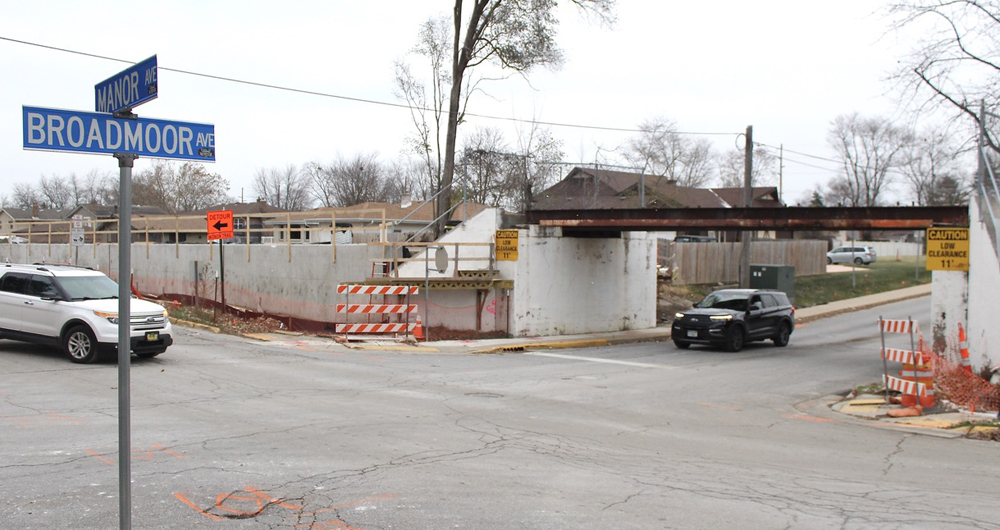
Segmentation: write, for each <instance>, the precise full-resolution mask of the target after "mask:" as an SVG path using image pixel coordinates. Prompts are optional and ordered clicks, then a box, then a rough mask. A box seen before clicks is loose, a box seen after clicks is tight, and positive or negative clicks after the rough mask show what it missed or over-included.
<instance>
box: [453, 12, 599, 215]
mask: <svg viewBox="0 0 1000 530" xmlns="http://www.w3.org/2000/svg"><path fill="white" fill-rule="evenodd" d="M571 1H572V2H573V3H574V4H575V5H576V6H578V7H580V8H582V9H584V10H585V11H586V12H587V13H590V14H593V15H595V16H596V17H598V18H600V19H601V20H603V21H608V22H610V21H611V20H612V18H613V16H612V8H613V6H614V0H571ZM465 5H466V4H465V2H463V0H455V4H454V9H453V11H452V24H453V26H452V27H453V29H452V39H453V42H452V47H451V86H450V90H449V95H448V112H447V118H448V119H447V132H446V135H445V149H444V167H443V173H442V175H441V187H442V189H444V188H448V187H450V186H451V184H452V182H453V181H454V176H455V148H456V145H457V141H458V125H459V123H460V121H461V120H460V118H461V115H462V113H463V105H462V101H463V90H462V88H463V83H465V81H466V76H467V75H468V74H469V72H470V70H471V69H473V68H475V67H476V66H479V65H481V64H484V63H487V62H489V63H492V64H494V65H496V66H499V67H500V68H502V69H507V70H512V71H516V72H521V73H527V72H528V71H529V70H531V69H532V68H535V67H538V66H552V67H555V66H558V65H559V64H561V62H562V58H563V57H562V53H561V51H560V50H559V48H558V46H556V43H555V35H556V26H557V25H558V20H557V18H556V16H555V11H556V7H557V2H556V0H506V1H503V0H472V1H471V2H469V3H468V9H465ZM450 209H451V194H449V193H442V194H441V195H440V196H439V197H438V201H437V214H438V216H439V220H438V224H437V227H436V228H437V229H436V232H437V234H441V233H443V231H444V223H445V221H446V218H445V216H444V215H443V214H444V213H445V212H447V211H449V210H450Z"/></svg>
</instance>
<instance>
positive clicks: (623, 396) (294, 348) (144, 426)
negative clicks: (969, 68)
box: [0, 298, 1000, 530]
mask: <svg viewBox="0 0 1000 530" xmlns="http://www.w3.org/2000/svg"><path fill="white" fill-rule="evenodd" d="M929 313H930V310H929V298H921V299H917V300H910V301H907V302H900V303H897V304H893V305H891V306H883V307H881V308H877V309H873V310H869V311H860V312H857V313H853V314H850V315H841V316H838V317H833V318H829V319H823V320H819V321H815V322H812V323H809V324H808V325H805V326H802V327H800V328H799V329H797V330H796V331H795V333H794V334H793V335H792V340H791V344H790V345H789V346H788V347H787V348H775V347H774V346H772V345H771V344H770V343H762V344H753V345H751V346H750V347H748V348H747V349H746V350H744V351H742V352H740V353H726V352H720V351H713V350H709V349H700V348H698V347H692V348H691V349H689V350H677V349H675V348H674V347H673V345H672V344H670V343H669V342H668V343H641V344H629V345H618V346H612V347H606V348H590V349H578V350H550V351H536V352H528V353H515V354H502V355H444V354H426V353H424V354H405V353H397V352H379V351H350V352H345V351H344V350H343V349H342V348H333V347H324V346H322V344H321V343H307V344H294V343H284V344H273V343H259V342H254V341H250V340H246V339H239V338H233V337H227V336H219V335H214V334H212V333H210V332H204V331H200V330H191V329H178V333H177V334H178V336H177V342H176V344H175V345H174V346H173V347H172V348H171V350H170V351H168V352H167V353H166V354H164V355H163V356H161V357H160V358H157V359H153V360H148V361H138V360H136V361H135V362H134V363H133V366H132V371H131V376H132V377H131V381H132V405H133V407H132V431H133V433H132V447H133V454H132V458H131V466H132V477H133V493H132V495H133V502H134V509H133V527H134V528H171V529H173V528H178V529H187V528H196V527H197V528H253V529H257V528H314V529H343V528H355V529H369V530H374V529H443V528H474V529H479V528H483V529H493V528H533V529H534V528H538V529H562V528H567V529H568V528H573V529H577V528H616V529H622V528H643V529H648V528H706V529H708V528H711V529H715V528H733V527H738V528H741V529H753V528H762V529H764V528H766V529H771V528H802V529H822V528H858V529H861V528H864V529H870V528H934V529H942V528H1000V519H998V518H997V513H998V511H997V507H996V499H997V492H998V491H1000V477H998V474H997V469H1000V450H998V445H997V444H995V443H989V442H978V441H971V440H964V439H959V440H954V439H944V438H939V437H934V436H930V435H921V434H914V433H907V432H899V431H895V430H890V429H887V428H885V427H884V426H881V425H879V424H865V423H862V422H861V421H859V420H856V419H852V418H848V417H846V416H840V415H837V414H835V413H833V412H831V411H830V410H829V408H828V407H827V403H828V401H829V399H828V398H829V396H830V395H831V394H834V393H836V392H840V391H844V390H847V389H849V388H851V387H853V386H855V385H857V384H860V383H866V382H873V381H875V380H877V379H879V378H880V375H881V362H880V361H879V356H878V349H879V334H878V330H877V328H876V325H875V319H876V318H877V317H878V316H879V315H880V314H881V315H883V316H885V317H887V318H906V317H907V316H913V317H914V318H916V319H918V320H920V323H921V326H922V328H923V329H929ZM897 346H898V347H904V345H903V344H898V345H897ZM0 374H2V375H0V495H2V496H3V498H4V502H3V504H2V505H0V528H12V529H13V528H16V529H33V528H37V529H42V528H44V529H50V528H75V529H89V528H95V529H109V528H117V527H118V499H117V493H118V468H117V465H116V464H117V459H118V455H117V420H116V416H117V389H116V385H117V367H116V366H115V365H113V364H102V365H96V366H79V365H73V364H70V363H69V362H68V361H66V360H64V359H63V358H62V357H60V356H59V355H58V353H56V352H51V351H48V350H46V349H44V348H41V347H36V346H30V345H24V344H20V343H15V342H11V341H0Z"/></svg>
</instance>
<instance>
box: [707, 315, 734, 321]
mask: <svg viewBox="0 0 1000 530" xmlns="http://www.w3.org/2000/svg"><path fill="white" fill-rule="evenodd" d="M708 318H710V319H712V320H719V321H727V322H728V321H730V320H732V319H733V315H712V316H710V317H708Z"/></svg>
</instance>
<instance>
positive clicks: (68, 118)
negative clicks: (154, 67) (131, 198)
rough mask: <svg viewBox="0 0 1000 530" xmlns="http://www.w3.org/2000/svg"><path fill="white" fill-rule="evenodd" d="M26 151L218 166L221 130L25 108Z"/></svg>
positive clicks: (204, 126)
mask: <svg viewBox="0 0 1000 530" xmlns="http://www.w3.org/2000/svg"><path fill="white" fill-rule="evenodd" d="M21 114H22V118H23V126H24V129H23V133H24V148H25V149H44V150H51V151H75V152H85V153H107V154H114V153H134V154H137V155H140V156H148V157H151V158H178V159H185V160H197V161H201V162H214V161H215V126H214V125H209V124H204V123H189V122H178V121H167V120H155V119H148V118H137V119H134V120H129V119H122V118H115V117H114V116H112V115H111V114H102V113H97V112H82V111H72V110H58V109H46V108H40V107H22V108H21Z"/></svg>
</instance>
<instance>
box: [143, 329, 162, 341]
mask: <svg viewBox="0 0 1000 530" xmlns="http://www.w3.org/2000/svg"><path fill="white" fill-rule="evenodd" d="M146 340H149V341H154V340H160V332H159V331H147V332H146Z"/></svg>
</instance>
